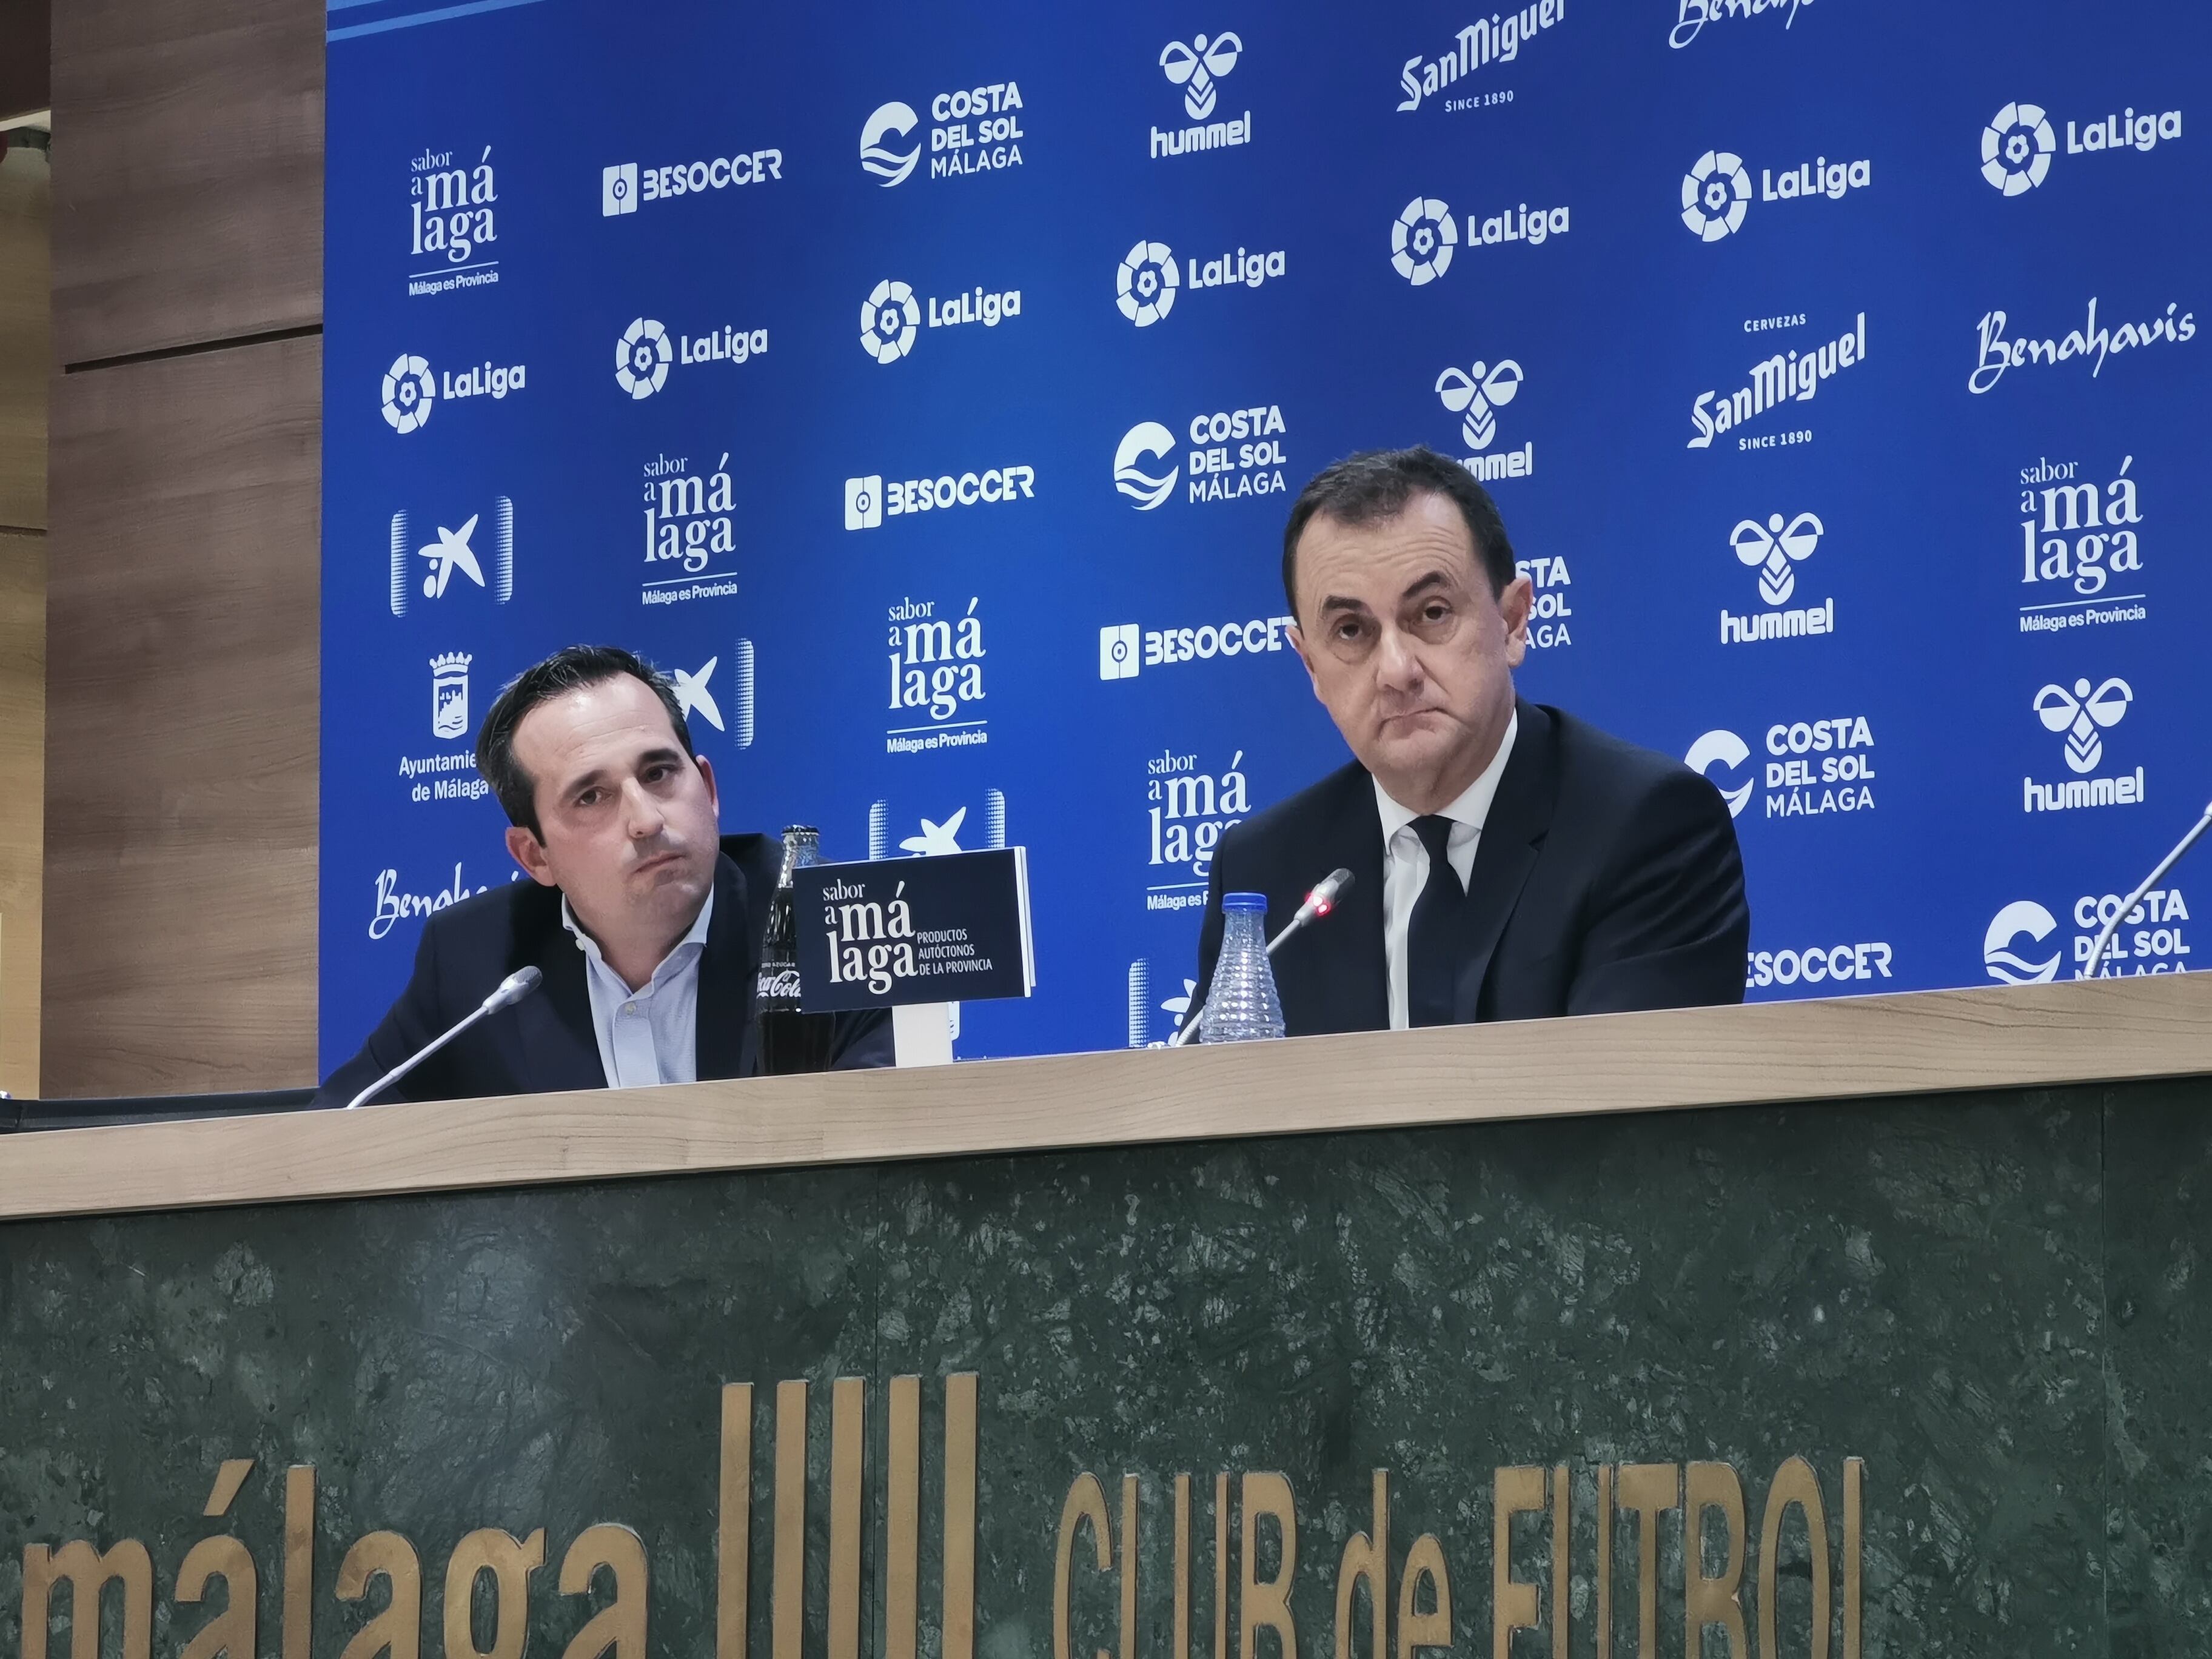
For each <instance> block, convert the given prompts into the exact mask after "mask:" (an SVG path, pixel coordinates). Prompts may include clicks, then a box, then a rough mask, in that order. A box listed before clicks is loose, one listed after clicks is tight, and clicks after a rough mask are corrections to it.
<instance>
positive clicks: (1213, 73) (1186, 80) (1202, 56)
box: [1160, 34, 1244, 121]
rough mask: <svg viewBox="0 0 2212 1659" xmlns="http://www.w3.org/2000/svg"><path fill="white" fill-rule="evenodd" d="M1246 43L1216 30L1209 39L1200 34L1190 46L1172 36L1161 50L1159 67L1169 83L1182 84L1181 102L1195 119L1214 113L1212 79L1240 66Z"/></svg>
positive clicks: (1214, 79) (1201, 118)
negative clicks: (1163, 71)
mask: <svg viewBox="0 0 2212 1659" xmlns="http://www.w3.org/2000/svg"><path fill="white" fill-rule="evenodd" d="M1243 50H1244V43H1243V41H1242V40H1238V39H1237V37H1236V36H1235V35H1233V34H1217V35H1215V36H1214V37H1213V39H1212V41H1211V42H1209V41H1208V40H1206V37H1205V36H1204V35H1202V34H1200V35H1197V36H1195V37H1194V38H1193V39H1192V40H1191V43H1190V44H1189V45H1188V46H1185V45H1183V43H1182V41H1180V40H1170V41H1169V42H1168V44H1167V48H1166V50H1164V52H1161V53H1160V68H1161V69H1163V70H1165V71H1166V72H1167V77H1168V81H1169V82H1170V84H1171V85H1174V86H1178V87H1181V88H1183V94H1182V106H1183V108H1184V109H1186V110H1188V112H1190V118H1191V119H1192V120H1194V121H1203V120H1204V119H1206V117H1207V116H1209V115H1211V114H1212V113H1213V91H1214V88H1213V83H1214V82H1216V81H1218V80H1220V79H1221V78H1222V77H1223V76H1225V75H1227V74H1228V73H1229V71H1230V70H1233V69H1235V68H1236V67H1237V54H1238V53H1239V52H1243Z"/></svg>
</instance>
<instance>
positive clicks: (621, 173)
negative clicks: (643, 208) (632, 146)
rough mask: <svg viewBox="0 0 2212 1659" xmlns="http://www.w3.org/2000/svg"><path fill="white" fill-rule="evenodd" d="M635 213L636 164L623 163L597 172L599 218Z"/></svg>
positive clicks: (630, 162) (631, 162)
mask: <svg viewBox="0 0 2212 1659" xmlns="http://www.w3.org/2000/svg"><path fill="white" fill-rule="evenodd" d="M636 211H637V163H636V162H635V161H624V162H623V163H622V164H621V165H619V166H617V167H603V168H601V169H600V171H599V216H600V217H601V218H603V219H611V218H613V217H614V216H615V215H617V214H618V213H635V212H636Z"/></svg>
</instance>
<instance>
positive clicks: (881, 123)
mask: <svg viewBox="0 0 2212 1659" xmlns="http://www.w3.org/2000/svg"><path fill="white" fill-rule="evenodd" d="M920 121H921V117H920V116H919V115H916V114H915V112H914V108H913V106H911V105H908V104H902V103H900V102H898V101H897V100H896V99H894V100H892V101H891V102H890V103H888V104H885V105H884V106H883V107H882V108H881V109H879V110H878V111H877V112H875V113H874V114H873V115H871V116H870V117H869V118H867V120H866V122H865V123H863V124H862V125H861V127H860V166H861V167H862V169H863V170H864V171H866V172H868V173H873V174H875V175H876V177H877V178H878V179H881V180H882V181H883V186H884V189H885V190H889V189H890V188H891V187H892V186H893V185H902V184H904V183H905V182H906V181H907V179H908V178H909V177H910V176H911V175H912V174H913V173H914V168H915V162H917V161H921V145H920V144H919V143H917V144H916V145H915V147H914V148H913V149H909V150H903V151H902V150H896V149H891V148H890V145H888V144H886V143H884V139H885V138H886V137H890V136H891V135H893V134H896V135H897V136H898V137H901V138H903V137H906V136H907V134H908V133H909V132H912V131H914V130H915V125H916V124H918V123H919V122H920Z"/></svg>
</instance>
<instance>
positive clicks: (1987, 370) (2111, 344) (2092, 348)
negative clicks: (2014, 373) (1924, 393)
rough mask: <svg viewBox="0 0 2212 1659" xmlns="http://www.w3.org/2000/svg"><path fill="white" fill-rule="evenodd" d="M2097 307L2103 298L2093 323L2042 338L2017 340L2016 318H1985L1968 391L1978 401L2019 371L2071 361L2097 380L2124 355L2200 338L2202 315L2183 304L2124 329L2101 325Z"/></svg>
mask: <svg viewBox="0 0 2212 1659" xmlns="http://www.w3.org/2000/svg"><path fill="white" fill-rule="evenodd" d="M2097 304H2098V301H2097V297H2096V296H2095V295H2091V296H2090V299H2089V314H2088V318H2087V321H2085V322H2084V323H2083V324H2082V325H2081V327H2079V328H2075V329H2069V330H2068V331H2066V332H2065V333H2064V334H2061V335H2045V336H2044V337H2042V338H2041V339H2034V338H2026V337H2015V336H2014V335H2013V334H2012V333H2011V327H2012V319H2011V317H2010V315H2009V314H2008V313H2005V312H2002V311H1988V312H1984V313H1983V314H1982V319H1981V321H1980V322H1978V323H1977V324H1976V325H1974V326H1975V329H1976V331H1977V332H1978V336H1979V353H1978V356H1977V357H1976V358H1975V361H1974V372H1973V373H1972V374H1969V375H1968V376H1967V377H1966V390H1967V391H1969V392H1972V393H1974V394H1975V395H1976V396H1977V397H1978V396H1981V395H1982V394H1984V393H1985V392H1994V391H1995V390H1996V387H1997V384H1998V382H1999V381H2001V380H2003V379H2004V377H2005V375H2006V374H2008V372H2009V371H2011V370H2013V369H2015V368H2051V367H2054V366H2057V365H2060V364H2064V363H2069V362H2072V363H2087V364H2088V365H2089V378H2090V379H2091V380H2095V379H2096V378H2097V377H2098V376H2100V375H2101V374H2103V373H2104V372H2105V363H2106V360H2107V359H2109V358H2111V357H2113V356H2118V355H2119V354H2120V353H2122V352H2128V351H2141V350H2145V349H2149V348H2152V347H2163V346H2182V345H2187V344H2188V343H2190V342H2191V341H2192V340H2194V339H2195V338H2196V337H2197V313H2195V312H2194V311H2184V310H2182V308H2181V302H2180V301H2179V300H2175V301H2169V302H2168V303H2167V305H2166V309H2165V311H2164V312H2163V313H2159V312H2153V313H2150V314H2148V316H2143V317H2139V318H2127V319H2124V321H2122V322H2121V323H2120V324H2119V325H2118V327H2114V326H2113V325H2112V318H2111V316H2110V315H2109V314H2108V315H2106V317H2105V318H2104V319H2101V320H2100V319H2099V318H2098V315H2097Z"/></svg>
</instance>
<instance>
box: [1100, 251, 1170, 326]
mask: <svg viewBox="0 0 2212 1659" xmlns="http://www.w3.org/2000/svg"><path fill="white" fill-rule="evenodd" d="M1179 280H1180V279H1179V278H1178V277H1177V276H1176V262H1175V252H1174V251H1173V250H1172V249H1170V247H1169V246H1168V245H1167V244H1166V243H1165V242H1139V243H1138V244H1137V245H1136V246H1134V247H1133V248H1131V249H1130V250H1129V257H1128V258H1126V259H1124V260H1122V261H1121V266H1120V268H1119V269H1118V270H1115V273H1114V303H1115V304H1116V305H1118V306H1119V307H1121V314H1122V315H1123V316H1124V317H1127V319H1129V320H1130V321H1131V322H1133V323H1134V324H1135V325H1137V326H1138V327H1139V328H1150V327H1151V326H1152V325H1153V324H1154V323H1157V322H1158V321H1159V320H1160V319H1161V318H1163V317H1164V316H1166V315H1167V314H1168V313H1170V311H1173V310H1174V309H1175V297H1176V283H1177V282H1178V281H1179Z"/></svg>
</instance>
